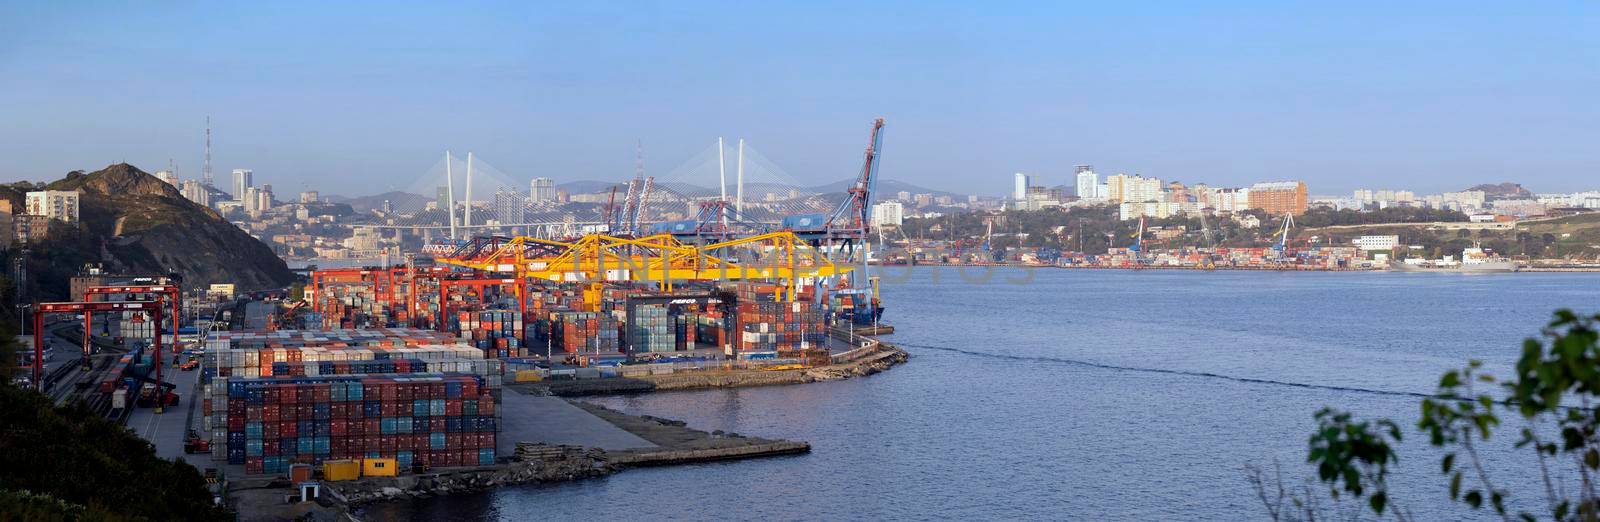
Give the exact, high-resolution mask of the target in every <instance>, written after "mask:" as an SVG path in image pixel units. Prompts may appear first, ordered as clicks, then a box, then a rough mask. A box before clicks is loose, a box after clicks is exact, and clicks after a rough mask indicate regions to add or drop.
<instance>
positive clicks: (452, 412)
mask: <svg viewBox="0 0 1600 522" xmlns="http://www.w3.org/2000/svg"><path fill="white" fill-rule="evenodd" d="M444 414H445V415H446V416H450V417H460V416H461V399H446V400H445V401H444Z"/></svg>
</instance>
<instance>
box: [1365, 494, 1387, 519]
mask: <svg viewBox="0 0 1600 522" xmlns="http://www.w3.org/2000/svg"><path fill="white" fill-rule="evenodd" d="M1367 503H1368V504H1371V505H1372V511H1373V512H1374V513H1377V514H1379V515H1382V514H1383V508H1384V507H1385V506H1386V505H1387V504H1388V503H1389V495H1387V494H1385V493H1384V492H1382V491H1379V492H1377V493H1373V494H1372V498H1369V499H1367Z"/></svg>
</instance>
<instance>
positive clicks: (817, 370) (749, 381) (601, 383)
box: [506, 340, 910, 397]
mask: <svg viewBox="0 0 1600 522" xmlns="http://www.w3.org/2000/svg"><path fill="white" fill-rule="evenodd" d="M872 342H873V343H874V345H873V346H871V347H868V348H862V349H859V350H867V351H866V352H860V353H856V352H858V351H859V350H857V351H852V352H846V353H844V354H839V355H836V356H835V357H836V358H838V357H840V356H846V357H849V359H847V360H844V361H839V362H835V363H834V364H830V365H827V366H818V367H813V368H797V369H790V370H728V371H709V370H708V371H694V372H684V373H673V374H668V375H641V376H637V377H605V378H599V379H579V380H560V381H540V382H534V383H512V384H506V387H507V388H510V389H513V390H517V391H526V392H528V393H533V394H540V395H554V396H557V397H583V396H589V395H618V394H632V393H650V392H657V391H679V390H699V389H708V388H747V387H753V386H779V385H785V384H805V383H812V382H823V381H836V380H840V379H848V378H851V377H864V376H868V375H873V374H876V373H880V372H883V371H885V370H888V369H889V368H892V367H894V366H895V365H898V364H901V363H904V362H906V360H907V359H909V358H910V355H909V354H908V353H906V351H905V350H902V349H901V348H900V347H898V346H895V345H893V344H890V343H886V342H882V341H877V340H873V341H872Z"/></svg>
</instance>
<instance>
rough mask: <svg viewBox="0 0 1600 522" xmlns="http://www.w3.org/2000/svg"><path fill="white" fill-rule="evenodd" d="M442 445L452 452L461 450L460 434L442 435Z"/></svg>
mask: <svg viewBox="0 0 1600 522" xmlns="http://www.w3.org/2000/svg"><path fill="white" fill-rule="evenodd" d="M444 445H445V447H446V448H449V449H453V450H458V449H461V448H462V445H461V434H460V433H446V434H444Z"/></svg>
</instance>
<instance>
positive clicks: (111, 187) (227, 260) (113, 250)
mask: <svg viewBox="0 0 1600 522" xmlns="http://www.w3.org/2000/svg"><path fill="white" fill-rule="evenodd" d="M46 188H48V189H50V190H77V191H80V192H81V193H82V195H81V196H80V207H81V208H80V210H79V215H80V217H81V219H82V226H81V227H80V228H78V229H77V230H76V231H72V230H68V231H65V232H64V233H55V232H52V235H51V237H50V239H49V240H47V241H45V242H43V243H41V244H39V245H36V246H34V247H33V248H32V249H31V252H30V255H29V257H30V259H29V265H30V268H31V269H32V271H33V273H34V274H35V276H34V279H35V283H37V286H36V288H37V290H38V291H39V292H41V293H40V294H38V295H42V296H54V297H66V296H64V295H57V294H58V293H60V294H64V293H65V291H66V288H65V284H64V283H62V284H61V287H60V288H59V289H57V288H54V287H55V286H56V285H57V282H58V281H56V279H58V278H59V279H60V280H61V281H64V280H65V277H67V276H70V275H71V274H72V273H73V272H75V271H76V270H77V269H78V268H79V267H81V266H83V265H84V264H86V263H99V264H101V265H103V266H104V267H105V268H106V270H107V271H109V272H111V273H117V274H141V275H154V274H171V273H175V274H178V275H180V276H182V277H183V280H184V286H186V287H189V288H201V287H204V286H206V285H209V284H212V283H236V284H238V285H239V289H240V290H253V289H261V288H276V287H282V286H285V285H288V284H289V283H291V282H292V281H293V278H294V276H293V274H292V273H291V272H290V271H289V269H288V267H287V266H286V265H285V264H284V262H283V260H282V259H279V258H278V256H277V255H275V254H273V252H272V249H271V248H269V247H268V246H267V245H265V244H263V243H262V242H260V241H258V240H256V239H255V238H253V237H251V236H250V235H249V234H247V233H245V232H244V231H242V230H240V229H239V228H238V227H235V226H234V225H233V224H231V223H229V222H228V221H227V220H225V219H223V218H222V216H221V215H219V214H217V213H216V211H213V210H211V209H209V208H206V207H203V206H200V205H198V204H195V203H194V202H191V201H189V200H188V199H185V198H184V197H183V196H182V195H181V194H179V193H178V191H177V189H176V188H174V187H173V186H171V185H168V184H166V183H164V182H162V181H161V180H159V179H156V178H155V177H154V176H151V175H150V174H147V173H145V172H144V171H142V170H139V169H138V168H137V167H134V166H132V165H128V164H126V163H119V164H116V165H111V166H108V167H106V168H104V169H101V170H99V171H96V172H91V173H84V172H82V171H76V172H72V173H70V174H67V177H66V178H64V179H61V180H58V181H55V182H52V183H49V184H48V185H47V186H46ZM0 197H5V198H9V199H13V205H14V206H15V207H16V208H19V209H20V208H21V199H22V195H21V191H20V190H15V189H12V188H11V187H8V188H7V190H0Z"/></svg>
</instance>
